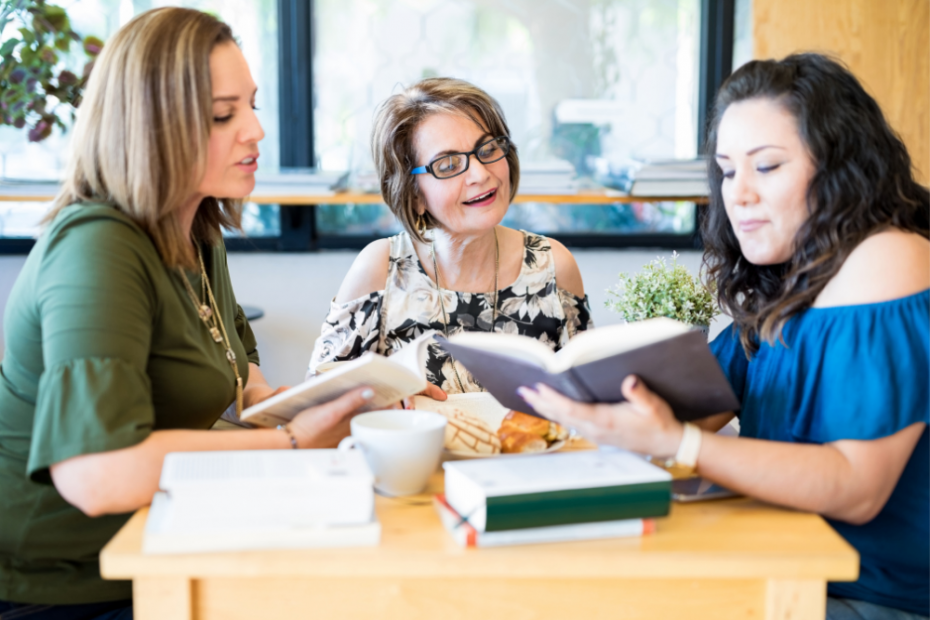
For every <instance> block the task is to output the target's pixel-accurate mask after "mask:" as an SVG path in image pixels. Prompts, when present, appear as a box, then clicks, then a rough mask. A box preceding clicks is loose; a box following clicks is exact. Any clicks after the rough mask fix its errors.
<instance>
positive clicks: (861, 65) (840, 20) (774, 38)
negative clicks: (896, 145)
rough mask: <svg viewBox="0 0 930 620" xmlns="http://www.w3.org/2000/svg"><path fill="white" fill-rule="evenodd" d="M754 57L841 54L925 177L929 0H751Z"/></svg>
mask: <svg viewBox="0 0 930 620" xmlns="http://www.w3.org/2000/svg"><path fill="white" fill-rule="evenodd" d="M752 12H753V48H754V49H753V53H754V56H755V58H781V57H783V56H786V55H788V54H790V53H792V52H796V51H818V52H827V53H830V54H832V55H834V56H837V57H839V58H841V59H842V60H843V61H844V62H845V63H846V64H847V65H848V66H849V68H850V69H851V70H852V72H853V73H854V74H855V75H856V77H858V78H859V80H860V81H861V82H862V83H863V84H864V85H865V87H866V89H867V90H868V91H869V93H870V94H871V95H872V96H873V97H875V99H876V100H877V101H878V103H879V105H881V107H882V110H883V111H884V113H885V116H886V118H887V119H888V122H889V123H891V126H892V127H894V129H895V130H896V131H897V132H898V133H899V134H900V135H901V137H902V138H903V139H904V142H905V144H907V148H908V151H909V152H910V154H911V158H912V159H913V161H914V166H915V168H916V169H917V178H918V179H919V180H920V181H921V182H922V183H924V184H927V183H928V180H930V0H753V6H752Z"/></svg>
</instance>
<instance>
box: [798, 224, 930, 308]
mask: <svg viewBox="0 0 930 620" xmlns="http://www.w3.org/2000/svg"><path fill="white" fill-rule="evenodd" d="M928 288H930V241H928V240H927V238H926V237H923V236H921V235H919V234H916V233H912V232H907V231H903V230H899V229H890V230H885V231H882V232H878V233H875V234H873V235H871V236H869V237H868V238H866V239H865V240H864V241H863V242H862V243H860V244H859V245H858V246H856V248H855V249H854V250H853V251H852V252H851V253H850V255H849V257H848V258H847V259H846V261H845V262H844V263H843V266H842V267H840V270H839V272H837V274H836V275H835V276H833V279H831V280H830V282H828V283H827V286H826V287H825V288H824V289H823V291H821V293H820V295H818V297H817V299H816V301H815V302H814V307H816V308H828V307H834V306H855V305H862V304H870V303H879V302H883V301H891V300H893V299H899V298H902V297H907V296H909V295H913V294H915V293H919V292H921V291H924V290H926V289H928Z"/></svg>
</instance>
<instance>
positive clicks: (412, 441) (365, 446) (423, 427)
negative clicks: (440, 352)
mask: <svg viewBox="0 0 930 620" xmlns="http://www.w3.org/2000/svg"><path fill="white" fill-rule="evenodd" d="M351 428H352V436H351V437H346V438H345V439H343V440H342V441H341V442H340V443H339V449H340V450H350V449H352V448H353V447H358V448H360V449H361V450H362V453H363V454H364V455H365V460H366V461H368V466H369V467H371V471H372V473H373V474H374V476H375V489H376V490H377V491H378V492H379V493H382V494H384V495H392V496H400V495H414V494H416V493H420V492H421V491H423V489H425V488H426V484H427V483H428V482H429V477H430V476H431V475H432V474H433V472H435V471H436V468H437V467H439V459H440V456H441V455H442V445H443V439H444V438H445V430H446V418H445V417H444V416H442V415H440V414H438V413H433V412H432V411H416V410H413V409H388V410H385V411H370V412H368V413H363V414H360V415H357V416H355V417H354V418H352V422H351Z"/></svg>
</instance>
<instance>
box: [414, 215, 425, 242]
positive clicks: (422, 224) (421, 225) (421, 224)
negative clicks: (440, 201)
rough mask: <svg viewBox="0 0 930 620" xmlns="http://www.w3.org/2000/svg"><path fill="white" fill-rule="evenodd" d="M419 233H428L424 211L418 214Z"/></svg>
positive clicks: (423, 234) (421, 234)
mask: <svg viewBox="0 0 930 620" xmlns="http://www.w3.org/2000/svg"><path fill="white" fill-rule="evenodd" d="M416 226H417V234H419V235H420V236H421V237H423V236H425V235H426V218H425V217H423V214H422V213H418V214H417V224H416Z"/></svg>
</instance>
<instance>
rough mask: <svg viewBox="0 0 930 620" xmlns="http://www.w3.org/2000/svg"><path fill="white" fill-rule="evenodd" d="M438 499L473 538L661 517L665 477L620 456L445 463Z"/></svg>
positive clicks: (667, 486)
mask: <svg viewBox="0 0 930 620" xmlns="http://www.w3.org/2000/svg"><path fill="white" fill-rule="evenodd" d="M443 468H444V469H445V498H446V501H447V502H448V504H449V506H450V507H451V508H452V509H453V510H454V511H455V512H457V513H458V514H460V515H462V516H464V517H465V518H467V519H468V522H469V524H471V526H472V527H473V528H475V530H476V531H477V532H481V533H484V532H500V531H509V530H521V529H526V528H540V527H552V526H556V525H568V524H575V523H593V522H601V521H620V520H625V519H644V518H650V517H660V516H664V515H666V514H668V510H669V503H670V498H671V482H672V477H671V475H670V474H669V473H668V472H666V471H665V470H663V469H660V468H658V467H656V466H654V465H651V464H649V463H647V462H646V461H645V460H643V459H642V458H640V457H638V456H636V455H634V454H632V453H630V452H625V451H616V452H602V451H584V452H568V453H556V454H546V455H535V456H525V457H512V458H506V459H473V460H465V461H448V462H446V463H444V464H443Z"/></svg>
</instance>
